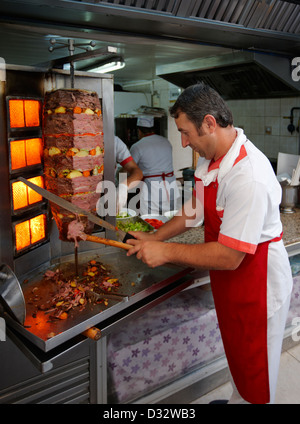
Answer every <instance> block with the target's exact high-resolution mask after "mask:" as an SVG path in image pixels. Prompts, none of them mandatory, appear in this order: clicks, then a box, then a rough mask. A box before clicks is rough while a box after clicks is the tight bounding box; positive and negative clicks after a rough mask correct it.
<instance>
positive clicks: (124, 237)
mask: <svg viewBox="0 0 300 424" xmlns="http://www.w3.org/2000/svg"><path fill="white" fill-rule="evenodd" d="M18 180H19V181H22V183H24V184H26V185H28V187H30V188H32V190H34V191H36V192H37V193H39V194H40V195H41V196H43V197H44V198H45V199H47V200H49V201H50V202H53V203H55V204H56V205H58V206H60V207H62V208H64V209H67V210H68V211H70V212H73V213H75V214H80V215H85V216H86V217H87V218H88V219H89V221H91V222H93V223H94V224H97V225H100V226H101V227H104V228H107V229H108V230H111V231H114V232H115V233H116V234H117V235H118V237H119V238H120V239H121V240H122V241H123V242H125V241H126V240H128V239H129V238H134V237H133V236H131V235H130V234H128V233H125V231H122V230H119V229H118V228H116V227H114V226H113V225H112V224H110V223H109V222H106V221H104V220H103V219H101V218H99V217H98V216H96V215H94V214H92V213H90V212H88V211H86V210H84V209H82V208H80V207H79V206H75V205H73V204H72V203H71V202H68V201H67V200H65V199H62V198H61V197H59V196H57V195H56V194H54V193H51V192H50V191H48V190H46V189H44V188H42V187H39V186H38V185H36V184H34V183H32V182H31V181H28V180H26V178H23V177H19V178H18Z"/></svg>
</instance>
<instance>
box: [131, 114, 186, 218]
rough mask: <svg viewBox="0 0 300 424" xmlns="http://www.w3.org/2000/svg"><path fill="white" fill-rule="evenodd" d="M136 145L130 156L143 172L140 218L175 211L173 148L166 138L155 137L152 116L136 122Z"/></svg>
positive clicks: (132, 147)
mask: <svg viewBox="0 0 300 424" xmlns="http://www.w3.org/2000/svg"><path fill="white" fill-rule="evenodd" d="M137 128H138V136H139V141H138V142H137V143H135V144H133V145H132V146H131V149H130V154H131V155H132V157H133V159H134V161H135V162H136V163H137V165H138V166H139V167H140V169H141V170H142V172H143V175H144V178H143V181H144V184H143V185H142V188H141V192H140V215H148V214H152V215H162V214H163V213H164V212H167V211H169V210H173V209H175V208H176V201H177V199H178V198H179V190H178V187H177V183H176V177H175V175H174V171H173V157H172V146H171V143H170V142H169V140H167V139H166V138H165V137H162V136H160V135H157V134H155V131H154V118H153V116H141V117H139V118H138V120H137Z"/></svg>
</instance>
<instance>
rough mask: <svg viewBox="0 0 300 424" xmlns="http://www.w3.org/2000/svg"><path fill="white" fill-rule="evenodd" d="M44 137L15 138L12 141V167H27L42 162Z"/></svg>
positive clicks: (13, 168)
mask: <svg viewBox="0 0 300 424" xmlns="http://www.w3.org/2000/svg"><path fill="white" fill-rule="evenodd" d="M42 149H43V147H42V139H41V138H30V139H27V140H13V141H11V142H10V160H11V169H12V170H15V169H20V168H25V167H26V166H31V165H39V164H41V163H42V153H43V150H42Z"/></svg>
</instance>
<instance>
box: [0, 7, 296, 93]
mask: <svg viewBox="0 0 300 424" xmlns="http://www.w3.org/2000/svg"><path fill="white" fill-rule="evenodd" d="M17 4H18V7H17V10H16V0H13V1H12V0H2V1H1V4H0V15H1V18H0V20H2V25H0V35H1V36H0V48H1V55H2V57H3V58H5V60H6V62H7V63H18V64H23V65H31V64H38V63H40V62H45V61H49V60H51V59H52V56H53V54H52V56H50V53H49V52H48V46H49V39H50V38H52V37H53V34H55V37H58V38H60V39H61V40H67V39H68V38H74V39H75V40H76V41H77V42H85V41H87V40H88V41H90V40H94V41H96V43H97V47H99V48H100V47H104V46H106V45H114V46H117V47H118V48H119V49H120V51H121V53H122V55H123V56H124V59H125V62H126V67H125V68H123V69H122V70H119V71H116V72H115V82H116V84H126V83H128V82H132V81H149V80H151V79H153V78H155V77H156V75H155V66H156V65H162V64H167V63H174V62H177V63H180V62H181V61H185V60H188V59H192V58H196V57H198V58H199V57H209V56H211V55H216V54H221V51H222V50H223V48H224V49H225V48H228V49H230V50H231V49H235V50H256V51H265V52H278V53H280V54H285V55H289V56H291V57H293V56H295V55H296V53H295V52H297V50H298V47H299V25H300V13H299V8H300V6H299V4H293V3H292V2H290V1H281V0H272V1H265V0H264V1H258V0H238V1H237V0H229V1H220V0H201V1H200V0H197V1H195V0H159V1H150V0H149V1H141V0H137V1H131V2H130V1H120V0H114V1H111V0H110V1H94V0H87V1H84V2H81V1H76V0H69V1H65V0H52V1H49V0H40V1H38V0H18V3H17ZM55 54H56V56H55V57H56V58H59V57H60V56H61V52H59V51H58V52H55ZM90 64H91V63H88V65H90ZM149 65H150V66H149ZM149 88H150V90H149V91H151V84H149Z"/></svg>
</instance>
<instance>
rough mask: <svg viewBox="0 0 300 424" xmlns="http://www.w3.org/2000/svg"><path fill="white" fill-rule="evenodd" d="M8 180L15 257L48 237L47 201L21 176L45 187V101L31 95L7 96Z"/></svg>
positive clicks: (38, 244)
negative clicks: (43, 158)
mask: <svg viewBox="0 0 300 424" xmlns="http://www.w3.org/2000/svg"><path fill="white" fill-rule="evenodd" d="M6 106H7V129H8V130H7V132H8V153H9V180H10V193H11V219H12V228H13V246H14V256H19V255H22V254H24V253H26V252H27V251H29V250H31V249H34V248H35V247H37V246H40V244H41V243H43V242H45V241H47V240H48V212H47V203H46V202H45V201H44V200H43V198H42V197H41V196H40V195H38V194H37V193H36V192H34V191H33V190H31V189H30V188H29V187H27V186H26V184H24V183H22V182H20V181H18V179H17V178H18V177H19V176H23V177H25V178H28V179H29V180H30V181H32V182H33V183H35V184H37V185H39V186H40V187H44V177H43V175H42V173H43V163H42V125H41V110H42V102H41V99H39V98H32V97H7V101H6Z"/></svg>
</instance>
